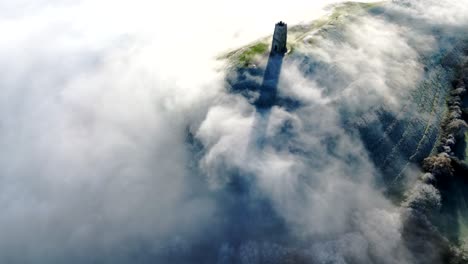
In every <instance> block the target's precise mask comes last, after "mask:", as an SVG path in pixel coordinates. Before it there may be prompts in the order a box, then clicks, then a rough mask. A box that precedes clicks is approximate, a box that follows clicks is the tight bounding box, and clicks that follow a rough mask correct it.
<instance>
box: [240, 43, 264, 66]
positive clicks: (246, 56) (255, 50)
mask: <svg viewBox="0 0 468 264" xmlns="http://www.w3.org/2000/svg"><path fill="white" fill-rule="evenodd" d="M267 52H268V44H266V43H263V42H260V43H257V44H255V45H253V46H250V47H248V48H247V49H246V50H244V51H243V52H242V53H241V54H240V55H239V58H238V62H239V64H241V65H243V66H248V65H249V64H250V63H252V62H253V60H254V59H255V56H258V55H264V54H265V53H267Z"/></svg>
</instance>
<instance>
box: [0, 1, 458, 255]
mask: <svg viewBox="0 0 468 264" xmlns="http://www.w3.org/2000/svg"><path fill="white" fill-rule="evenodd" d="M334 2H336V1H319V2H313V1H296V2H294V3H290V4H288V5H284V3H283V1H272V2H271V1H270V2H269V3H268V7H269V9H268V10H269V12H266V11H265V10H266V9H265V3H252V2H251V1H246V0H241V1H240V2H239V1H238V2H236V4H232V3H223V2H219V1H214V0H203V1H201V2H200V1H199V2H188V1H181V0H178V1H172V2H170V3H169V2H166V3H163V2H161V1H159V2H154V1H153V2H150V1H143V0H139V1H132V2H129V1H127V2H125V1H117V2H116V1H107V0H101V1H74V2H73V3H71V2H64V1H61V2H60V3H58V2H57V1H52V0H50V1H49V0H43V1H40V2H37V1H36V2H32V1H25V0H24V1H17V2H15V3H11V2H5V1H0V10H1V11H0V28H1V29H2V32H4V36H5V37H4V38H2V40H0V61H1V63H0V86H1V87H2V93H1V94H0V110H1V111H0V120H1V121H0V127H1V129H0V144H1V146H2V150H3V151H2V154H0V175H1V176H0V183H1V184H0V204H1V205H2V208H3V212H2V215H1V216H0V232H1V233H2V238H0V252H2V253H0V260H1V262H5V263H63V262H67V263H74V262H76V263H83V262H96V261H97V262H104V263H107V262H109V263H110V262H112V263H147V262H150V261H154V260H157V261H161V262H164V261H165V262H172V263H177V262H184V261H187V260H190V261H193V260H194V259H196V260H197V261H199V262H203V261H207V262H213V263H214V262H216V261H219V263H223V262H222V261H224V260H226V261H236V260H239V261H240V263H252V262H255V261H257V260H258V259H263V260H264V259H266V258H270V259H271V261H272V263H275V261H276V263H281V262H282V261H284V260H285V259H295V260H297V259H306V260H310V259H311V258H312V259H317V260H320V261H332V262H336V263H340V262H342V263H345V262H348V261H357V262H368V261H371V260H373V259H379V260H382V261H380V262H381V263H397V262H398V261H404V260H407V259H408V252H406V249H405V248H404V247H403V246H402V238H401V234H400V231H399V230H400V228H401V225H402V223H401V220H400V219H399V213H398V208H397V206H396V205H394V204H392V203H391V202H390V201H389V200H388V199H387V198H386V197H385V196H384V194H383V193H382V191H381V190H380V189H379V188H378V183H379V180H380V176H381V175H380V174H379V172H378V170H377V169H376V168H375V167H374V164H373V163H372V162H371V160H370V158H369V154H368V153H367V151H366V149H365V146H364V145H363V142H362V141H361V139H360V138H358V137H356V136H355V135H353V134H350V133H349V131H348V130H347V129H346V128H345V127H343V123H342V117H343V116H342V115H341V112H340V109H339V108H337V107H335V106H336V104H337V103H343V107H344V109H345V110H347V111H349V113H356V112H360V111H361V112H362V111H366V110H368V109H369V108H370V107H371V106H372V105H375V104H378V103H380V102H382V101H387V102H391V103H393V104H395V105H398V99H399V98H400V97H402V96H404V95H405V94H406V90H407V89H411V88H412V87H413V85H414V84H416V83H418V82H419V81H420V79H421V73H422V71H423V65H422V64H421V62H420V61H419V54H420V53H421V52H423V53H424V52H428V53H430V52H432V51H433V49H434V45H435V44H434V42H435V40H434V39H433V38H432V37H431V36H430V35H429V34H427V35H424V34H419V33H418V35H417V36H414V37H411V35H412V34H415V32H413V31H412V30H411V29H410V28H408V27H403V26H401V25H391V24H390V25H389V24H387V23H386V21H385V20H383V19H381V18H371V17H365V18H362V19H360V20H358V21H357V22H356V23H355V24H352V25H349V26H347V27H346V28H345V29H344V33H343V34H344V35H343V40H344V41H342V42H339V44H337V42H336V41H333V40H328V39H322V40H321V42H320V46H318V47H315V48H314V49H312V48H310V49H307V50H306V51H307V55H309V56H311V57H313V58H315V59H316V60H317V61H320V62H322V63H324V64H326V65H332V66H333V69H335V71H329V70H324V69H321V70H320V71H317V72H316V74H315V76H316V77H312V78H311V77H310V76H308V75H304V74H303V73H304V71H303V69H302V68H301V67H300V64H298V63H297V61H290V62H288V63H286V64H285V65H284V68H283V75H282V77H281V79H280V86H279V89H280V90H279V93H280V95H281V96H288V97H291V98H293V99H294V100H298V101H300V103H301V107H300V108H298V109H296V110H294V111H291V110H290V109H286V108H284V107H281V106H275V107H273V108H272V109H271V110H270V111H268V112H260V111H257V110H256V109H255V107H254V106H252V105H251V104H250V103H249V102H248V101H247V100H246V99H245V98H243V97H242V96H239V95H233V94H228V93H226V91H225V89H224V88H225V87H224V85H225V82H224V77H225V76H224V73H223V72H222V71H221V70H220V69H223V66H224V65H223V64H222V62H219V61H216V60H214V58H215V57H216V55H218V54H219V53H220V52H222V51H225V50H228V49H230V48H235V47H239V46H241V45H244V44H245V43H248V42H250V41H253V40H255V39H256V38H258V37H262V36H264V35H267V34H270V33H271V30H272V25H273V23H274V22H277V20H286V21H288V23H290V24H295V23H299V22H301V21H309V20H311V19H314V18H316V17H318V16H319V15H322V14H324V13H325V11H323V9H322V7H324V6H325V5H327V4H330V3H334ZM412 3H414V6H415V7H414V8H412V9H410V10H412V11H406V9H404V8H400V7H398V8H397V7H395V10H396V11H394V12H407V13H408V14H409V16H412V17H417V18H418V17H422V18H424V19H426V14H431V12H428V13H426V12H423V11H422V10H423V9H421V8H420V5H421V3H420V2H417V1H414V2H412ZM438 5H439V4H437V3H432V4H431V7H432V6H436V7H437V6H438ZM246 7H248V8H246ZM452 7H453V5H448V4H446V5H445V6H441V7H440V8H445V9H444V12H446V13H448V12H452V11H451V10H452ZM437 8H438V7H437ZM430 10H432V9H430ZM450 14H452V15H453V16H454V20H453V21H450V22H449V23H448V24H456V22H459V23H464V20H463V17H462V16H461V14H462V13H461V11H456V12H454V13H450ZM402 68H403V69H404V70H402ZM330 72H332V73H338V74H340V77H341V79H339V81H338V82H335V81H336V80H337V79H329V76H330ZM187 132H190V133H191V134H190V135H187ZM191 137H192V138H191ZM197 146H198V147H199V149H197ZM194 149H196V150H194ZM244 185H246V186H244ZM273 233H275V234H273ZM254 240H259V241H254ZM270 240H271V241H270ZM351 244H354V245H356V246H352V247H349V245H351Z"/></svg>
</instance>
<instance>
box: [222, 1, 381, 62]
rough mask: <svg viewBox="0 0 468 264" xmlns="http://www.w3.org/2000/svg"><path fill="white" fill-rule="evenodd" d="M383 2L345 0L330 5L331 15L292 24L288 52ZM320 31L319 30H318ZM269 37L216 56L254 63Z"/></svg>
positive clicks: (265, 47) (264, 51) (262, 54)
mask: <svg viewBox="0 0 468 264" xmlns="http://www.w3.org/2000/svg"><path fill="white" fill-rule="evenodd" d="M382 3H383V2H377V3H359V2H346V3H343V4H339V5H334V6H332V8H333V12H332V13H331V15H329V16H327V17H324V18H321V19H317V20H314V21H312V22H311V23H310V24H307V25H298V26H292V27H289V29H288V44H287V46H288V54H292V53H293V52H294V51H295V50H296V48H297V46H298V45H300V43H301V41H302V40H303V39H304V38H305V37H306V36H308V35H310V33H311V32H313V31H320V30H326V28H327V27H328V26H337V25H339V24H342V22H344V21H345V20H343V19H342V18H345V17H347V16H348V15H355V14H358V13H359V12H363V11H368V10H369V9H371V8H373V7H377V6H379V5H381V4H382ZM319 33H320V32H319ZM270 40H271V37H266V38H262V39H260V40H258V41H256V42H255V43H254V44H252V45H250V46H247V47H245V48H240V49H237V50H234V51H231V52H228V53H226V54H224V55H221V56H219V57H218V59H222V60H224V59H227V60H229V62H230V64H231V65H236V66H240V67H247V66H249V65H250V64H252V63H255V59H256V58H258V57H261V56H264V55H267V54H268V51H269V42H270ZM314 42H315V40H314V39H309V40H307V43H308V44H313V43H314Z"/></svg>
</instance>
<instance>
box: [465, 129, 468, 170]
mask: <svg viewBox="0 0 468 264" xmlns="http://www.w3.org/2000/svg"><path fill="white" fill-rule="evenodd" d="M465 142H466V149H465V162H466V163H468V131H467V132H465Z"/></svg>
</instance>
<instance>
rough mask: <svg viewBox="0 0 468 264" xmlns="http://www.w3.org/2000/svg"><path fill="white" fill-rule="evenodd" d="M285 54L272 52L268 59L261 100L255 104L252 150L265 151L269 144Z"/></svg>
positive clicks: (250, 145)
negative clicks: (269, 128) (268, 136)
mask: <svg viewBox="0 0 468 264" xmlns="http://www.w3.org/2000/svg"><path fill="white" fill-rule="evenodd" d="M283 59H284V53H276V52H274V51H272V52H271V53H270V55H269V57H268V62H267V66H266V68H265V73H264V75H263V81H262V85H261V86H260V90H259V98H258V99H257V101H256V102H255V106H256V110H257V112H256V116H255V119H254V124H253V127H252V133H251V136H250V144H249V148H250V149H252V148H253V149H259V150H261V149H263V147H264V146H265V144H266V143H267V129H268V124H269V120H270V115H271V110H272V107H273V106H275V105H276V103H277V99H278V84H279V78H280V75H281V69H282V66H283Z"/></svg>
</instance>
